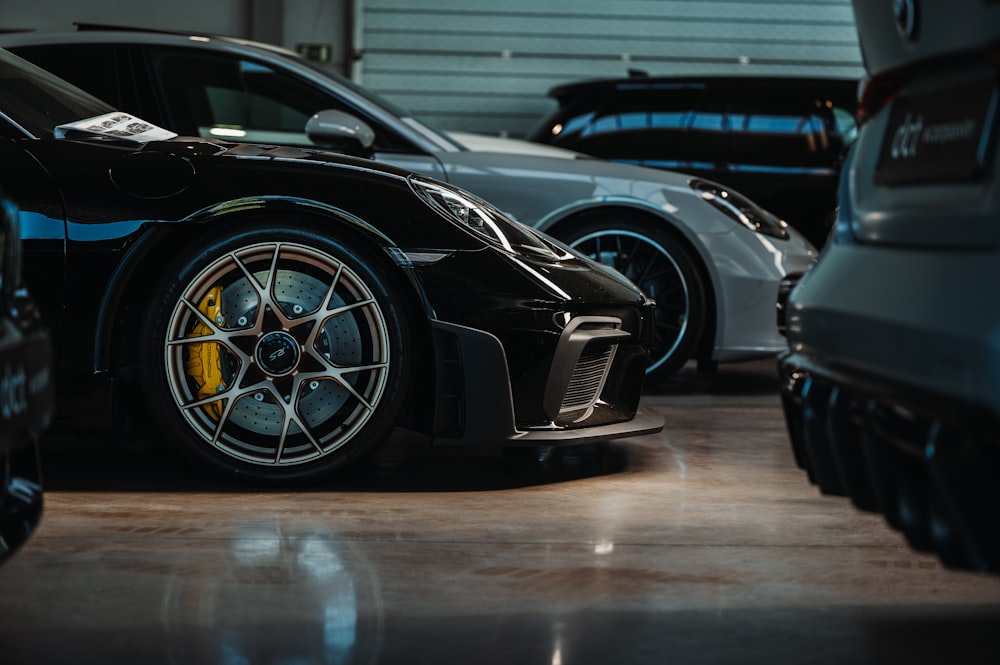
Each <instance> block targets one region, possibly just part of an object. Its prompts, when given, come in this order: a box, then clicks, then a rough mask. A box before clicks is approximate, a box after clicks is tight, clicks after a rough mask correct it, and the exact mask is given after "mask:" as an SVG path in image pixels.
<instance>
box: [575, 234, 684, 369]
mask: <svg viewBox="0 0 1000 665" xmlns="http://www.w3.org/2000/svg"><path fill="white" fill-rule="evenodd" d="M570 246H571V247H573V248H574V249H576V250H577V251H579V252H581V253H582V254H584V255H586V256H589V257H590V258H592V259H594V260H596V261H600V262H601V263H603V264H605V265H608V266H611V267H612V268H614V269H615V270H617V271H618V272H620V273H621V274H623V275H625V277H627V278H628V279H629V280H631V281H632V282H633V283H634V284H635V285H636V286H638V287H639V288H640V289H642V291H643V293H645V294H646V295H647V296H649V297H650V298H652V299H654V300H655V301H656V312H657V314H656V324H655V335H654V340H653V348H652V349H651V350H650V357H651V360H650V365H649V367H648V368H647V370H646V372H647V374H655V373H657V372H658V371H660V370H662V369H663V368H664V366H665V365H666V364H667V363H668V362H670V361H671V360H672V359H674V358H676V356H677V352H678V349H679V348H680V347H681V346H682V344H683V343H684V342H685V341H687V339H688V337H687V335H688V332H689V326H690V321H691V311H692V290H691V285H690V284H689V282H688V279H687V278H686V277H685V272H684V270H683V269H682V268H681V266H680V265H679V264H678V261H677V259H676V258H675V257H674V256H673V254H671V252H669V251H668V250H667V249H666V248H665V247H664V246H663V244H661V243H660V242H658V241H657V240H656V239H654V238H651V237H649V236H648V235H645V234H642V233H638V232H636V231H630V230H624V229H613V228H609V229H601V230H598V231H593V232H590V233H587V234H586V235H582V236H580V237H579V238H576V239H575V240H573V241H571V242H570Z"/></svg>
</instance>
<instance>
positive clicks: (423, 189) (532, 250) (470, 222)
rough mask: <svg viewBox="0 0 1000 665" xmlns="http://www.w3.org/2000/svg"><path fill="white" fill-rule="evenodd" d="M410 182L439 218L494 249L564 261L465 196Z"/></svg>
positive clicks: (528, 232) (530, 232)
mask: <svg viewBox="0 0 1000 665" xmlns="http://www.w3.org/2000/svg"><path fill="white" fill-rule="evenodd" d="M409 181H410V186H411V187H412V188H413V191H414V192H416V193H417V195H418V196H420V198H421V199H423V200H424V201H425V202H426V203H427V205H429V206H430V207H431V208H433V209H434V210H436V211H437V212H438V213H439V214H440V215H441V216H443V217H444V218H445V219H447V220H449V221H451V222H453V223H455V224H456V225H457V226H459V227H461V228H462V229H464V230H466V231H469V232H470V233H472V234H474V235H476V236H477V237H479V238H480V239H481V240H485V241H487V242H488V243H490V244H491V245H494V246H495V247H499V248H500V249H503V250H504V251H506V252H509V253H511V254H521V255H530V256H533V257H536V258H545V259H548V260H560V259H562V258H565V257H564V256H563V255H562V254H560V253H558V252H557V251H556V249H557V248H556V247H555V246H554V245H553V244H552V243H550V242H547V241H546V240H545V239H543V238H542V236H541V235H539V234H538V233H537V232H536V231H535V230H534V229H532V228H530V227H528V226H525V225H524V224H521V223H520V222H515V221H514V220H512V219H509V218H508V217H507V216H506V215H504V214H503V213H502V212H500V211H499V210H497V209H496V208H495V207H493V206H492V205H490V204H489V203H487V202H486V201H483V200H482V199H479V198H476V197H475V196H473V195H471V194H469V193H468V192H463V191H461V190H458V189H454V188H452V187H449V186H447V185H444V184H442V183H439V182H435V181H433V180H425V179H424V178H421V177H418V176H413V175H411V176H410V177H409Z"/></svg>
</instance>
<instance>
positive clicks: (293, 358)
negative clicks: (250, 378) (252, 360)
mask: <svg viewBox="0 0 1000 665" xmlns="http://www.w3.org/2000/svg"><path fill="white" fill-rule="evenodd" d="M255 356H256V358H257V365H258V366H259V367H260V368H261V369H262V370H264V371H265V372H267V373H268V374H270V375H271V376H285V375H286V374H290V373H292V372H293V371H294V370H295V368H296V367H298V366H299V356H300V352H299V343H298V342H296V341H295V339H294V338H293V337H292V336H291V335H289V334H288V333H286V332H284V331H280V330H279V331H276V332H270V333H267V334H266V335H264V336H263V337H261V338H260V341H259V342H257V351H256V353H255Z"/></svg>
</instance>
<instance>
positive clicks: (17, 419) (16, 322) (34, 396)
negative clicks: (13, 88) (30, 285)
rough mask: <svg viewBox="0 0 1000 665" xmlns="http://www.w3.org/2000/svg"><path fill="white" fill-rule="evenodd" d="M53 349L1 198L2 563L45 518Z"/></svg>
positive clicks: (10, 209)
mask: <svg viewBox="0 0 1000 665" xmlns="http://www.w3.org/2000/svg"><path fill="white" fill-rule="evenodd" d="M51 368H52V351H51V347H50V346H49V337H48V333H47V332H46V330H45V329H44V327H43V326H42V322H41V317H40V316H39V315H38V310H37V309H35V307H34V303H33V302H32V301H31V298H30V297H29V295H28V292H27V291H26V290H25V288H24V285H23V283H22V281H21V244H20V238H19V233H18V214H17V210H16V209H15V208H14V206H13V204H12V203H11V202H10V201H9V200H8V199H7V198H6V197H4V196H3V195H2V194H0V562H3V561H4V560H6V559H7V558H8V557H10V556H11V555H12V554H13V553H14V552H15V551H17V550H18V549H19V548H20V547H21V546H22V545H23V544H24V543H25V542H26V541H27V540H28V538H29V537H30V536H31V534H32V533H34V531H35V529H36V528H37V527H38V524H39V522H40V521H41V518H42V505H43V500H44V497H43V494H42V475H41V470H40V468H39V463H38V435H39V434H40V433H41V432H42V430H43V429H44V428H45V427H47V426H48V424H49V420H50V419H51V417H52V409H53V405H54V403H55V402H54V391H53V389H52V372H51Z"/></svg>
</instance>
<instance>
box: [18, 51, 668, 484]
mask: <svg viewBox="0 0 1000 665" xmlns="http://www.w3.org/2000/svg"><path fill="white" fill-rule="evenodd" d="M0 177H2V179H3V182H4V183H5V185H6V186H7V188H8V190H9V192H10V193H11V194H12V195H14V196H15V197H16V199H17V200H18V202H19V204H20V205H21V207H22V209H23V216H22V219H23V220H24V241H25V252H26V257H27V263H26V279H27V281H28V285H29V287H30V288H31V289H32V291H33V293H34V295H35V297H36V299H37V300H38V301H39V304H40V307H41V309H42V313H43V315H44V317H45V318H46V319H47V323H48V324H49V325H50V327H51V329H52V330H53V333H54V337H55V347H56V354H57V362H56V370H57V388H58V389H59V390H60V400H61V401H60V412H61V413H62V414H63V416H64V417H65V418H67V419H75V420H73V422H76V423H87V424H95V423H98V422H100V423H104V424H109V425H110V424H113V422H114V420H115V418H114V416H115V415H116V412H124V413H126V414H128V415H129V416H130V417H131V418H132V419H133V420H139V421H140V422H142V421H141V420H140V419H141V418H142V416H143V415H144V414H145V413H146V410H148V414H149V415H150V416H152V418H153V420H154V421H155V423H156V424H157V425H158V426H159V428H160V431H161V433H162V435H163V437H164V438H165V439H166V440H167V441H168V442H170V443H171V444H176V445H177V446H178V447H179V449H181V450H183V451H186V452H188V453H190V454H192V455H193V457H194V458H195V459H196V460H199V461H201V462H204V463H208V464H209V465H210V466H212V467H214V468H216V469H219V470H222V471H225V472H228V473H230V474H234V475H238V476H240V477H244V478H248V479H253V480H264V481H266V480H281V481H290V480H302V479H305V478H311V477H315V476H317V475H320V474H323V473H326V472H328V471H331V470H332V469H334V468H338V467H342V466H343V465H344V464H346V463H348V462H351V461H352V460H355V459H358V458H359V457H361V456H362V455H363V454H365V453H366V452H369V451H371V450H372V449H374V448H375V447H376V446H377V445H378V444H379V443H380V442H381V441H383V440H384V439H385V438H386V437H387V436H388V435H389V433H390V432H391V431H393V429H394V428H395V427H397V426H404V427H407V428H410V429H415V430H418V431H421V432H426V433H429V434H431V435H432V436H433V438H434V440H435V441H436V442H443V443H452V444H466V445H493V444H522V445H524V444H527V445H531V444H538V445H551V444H556V443H578V442H584V441H593V440H603V439H612V438H617V437H624V436H632V435H637V434H643V433H648V432H653V431H658V430H659V429H661V428H662V425H663V422H662V418H660V417H659V416H651V415H648V414H644V413H643V412H641V411H639V398H640V394H641V389H642V382H643V376H644V371H645V368H646V366H647V364H648V350H647V349H648V338H649V336H650V330H651V320H652V315H653V303H652V302H651V301H650V300H649V299H648V298H646V297H645V296H644V295H643V294H642V293H641V292H640V291H639V290H638V289H637V288H636V287H635V286H634V285H633V284H632V283H631V282H629V281H628V280H626V279H625V278H623V277H622V276H621V275H619V274H618V273H616V272H614V271H612V270H610V269H609V268H606V267H605V266H602V265H601V264H599V263H597V262H595V261H591V260H589V259H587V258H584V257H583V256H581V255H579V254H577V253H575V252H573V251H572V250H569V249H567V248H566V247H565V246H563V245H561V244H559V243H558V242H556V241H554V240H552V239H551V238H549V237H548V236H545V235H544V234H541V233H539V232H537V231H535V230H533V229H530V228H529V227H526V226H524V225H521V224H518V223H516V222H513V221H511V220H509V219H507V218H506V217H504V215H503V214H502V213H500V212H499V211H498V210H497V209H496V208H494V207H493V206H491V205H489V204H488V203H486V202H484V201H482V200H479V199H477V198H475V197H474V196H471V195H469V194H467V193H465V192H463V191H461V190H457V189H455V188H452V187H450V186H448V185H445V184H442V183H439V182H436V181H434V180H430V179H427V178H423V177H418V176H414V175H411V174H409V173H407V172H405V171H400V170H396V169H393V168H389V167H386V166H383V165H380V164H377V163H375V162H371V161H367V160H363V159H355V158H351V157H345V156H343V155H336V154H332V153H326V152H322V151H316V150H304V149H298V148H289V147H284V148H276V147H273V146H265V145H250V144H231V143H223V142H219V141H215V140H206V139H194V138H178V137H175V136H174V135H173V134H172V133H170V132H166V131H165V130H162V129H160V128H158V127H155V126H153V125H150V124H149V123H145V122H143V121H142V120H141V119H138V118H134V117H132V116H129V115H128V114H125V113H120V112H118V111H116V110H115V109H113V108H110V107H108V106H107V105H106V104H105V103H103V102H101V101H99V100H97V99H95V98H93V97H91V96H90V95H89V94H87V93H84V92H83V91H81V90H79V89H77V88H75V87H73V86H72V85H70V84H69V83H67V82H65V81H63V80H61V79H59V78H57V77H55V76H53V75H51V74H49V73H47V72H45V71H44V70H41V69H39V68H37V67H35V66H34V65H31V64H29V63H27V62H26V61H24V60H21V59H20V58H18V57H16V56H14V55H12V54H10V53H8V52H5V51H0Z"/></svg>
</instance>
